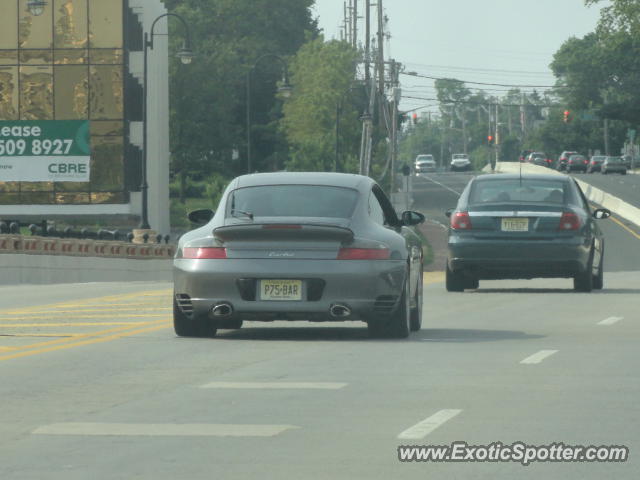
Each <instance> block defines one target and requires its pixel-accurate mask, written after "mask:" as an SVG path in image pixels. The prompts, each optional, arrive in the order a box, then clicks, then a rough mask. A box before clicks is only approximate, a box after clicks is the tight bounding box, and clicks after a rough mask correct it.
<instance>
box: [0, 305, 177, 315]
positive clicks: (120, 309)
mask: <svg viewBox="0 0 640 480" xmlns="http://www.w3.org/2000/svg"><path fill="white" fill-rule="evenodd" d="M132 310H134V311H140V310H145V311H147V310H148V311H153V310H166V311H169V310H171V307H155V308H136V307H132V308H93V309H81V308H80V309H79V308H75V309H73V310H55V309H44V310H34V311H31V312H18V313H17V314H18V315H21V314H22V315H24V314H30V315H37V314H42V313H54V314H62V313H82V312H130V311H132ZM6 315H11V313H4V312H0V317H1V316H6Z"/></svg>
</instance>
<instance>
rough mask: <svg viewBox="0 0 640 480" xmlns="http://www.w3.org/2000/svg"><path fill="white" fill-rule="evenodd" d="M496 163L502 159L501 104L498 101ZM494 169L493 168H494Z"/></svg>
mask: <svg viewBox="0 0 640 480" xmlns="http://www.w3.org/2000/svg"><path fill="white" fill-rule="evenodd" d="M495 139H496V165H498V162H499V161H500V105H498V103H497V102H496V136H495ZM492 170H493V169H492Z"/></svg>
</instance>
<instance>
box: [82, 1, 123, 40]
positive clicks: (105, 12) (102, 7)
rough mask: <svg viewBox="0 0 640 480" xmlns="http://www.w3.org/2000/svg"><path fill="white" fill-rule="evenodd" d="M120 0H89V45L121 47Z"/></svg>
mask: <svg viewBox="0 0 640 480" xmlns="http://www.w3.org/2000/svg"><path fill="white" fill-rule="evenodd" d="M122 15H123V14H122V0H89V43H90V45H89V47H90V48H122V46H123V45H122Z"/></svg>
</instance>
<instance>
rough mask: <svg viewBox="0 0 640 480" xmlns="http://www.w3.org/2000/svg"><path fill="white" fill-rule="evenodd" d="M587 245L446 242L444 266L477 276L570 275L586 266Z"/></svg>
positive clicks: (565, 242) (578, 242)
mask: <svg viewBox="0 0 640 480" xmlns="http://www.w3.org/2000/svg"><path fill="white" fill-rule="evenodd" d="M590 253H591V251H590V247H589V244H588V243H585V242H584V241H583V240H580V239H570V240H569V239H562V240H561V241H555V240H549V241H539V240H537V241H524V240H523V241H517V242H514V241H512V240H509V241H495V240H492V241H483V240H470V241H457V242H455V241H454V242H451V239H450V242H449V258H448V265H449V269H450V270H452V271H465V272H468V273H469V274H471V275H473V276H474V277H476V278H479V279H517V278H555V277H564V278H568V277H573V276H575V275H577V274H579V273H582V272H584V271H585V270H586V269H587V265H588V262H589V255H590Z"/></svg>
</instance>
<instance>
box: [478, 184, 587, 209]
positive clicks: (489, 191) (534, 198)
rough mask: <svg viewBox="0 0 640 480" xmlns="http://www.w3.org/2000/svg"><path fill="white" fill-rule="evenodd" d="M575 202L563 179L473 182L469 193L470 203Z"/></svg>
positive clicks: (556, 203)
mask: <svg viewBox="0 0 640 480" xmlns="http://www.w3.org/2000/svg"><path fill="white" fill-rule="evenodd" d="M505 202H513V203H547V204H553V205H560V204H566V203H576V199H575V198H573V193H572V190H571V189H570V188H569V185H568V184H567V183H566V182H563V181H555V180H544V179H522V181H520V180H519V179H517V178H515V179H505V180H491V181H484V182H482V181H480V182H475V183H474V184H473V187H472V189H471V192H470V195H469V203H470V204H471V205H478V204H486V203H505Z"/></svg>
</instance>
